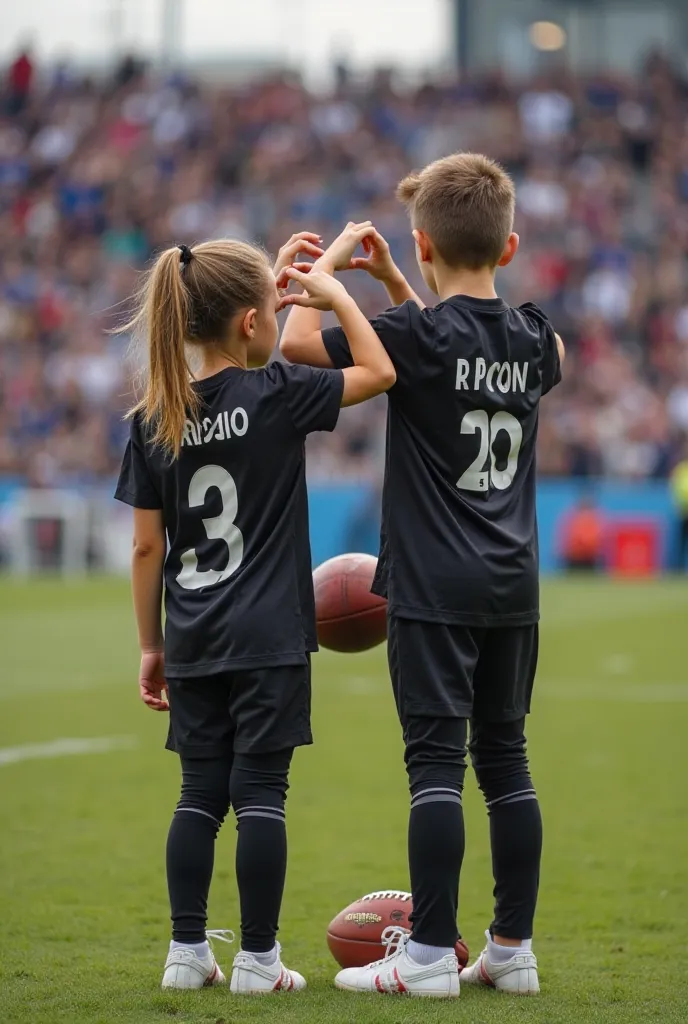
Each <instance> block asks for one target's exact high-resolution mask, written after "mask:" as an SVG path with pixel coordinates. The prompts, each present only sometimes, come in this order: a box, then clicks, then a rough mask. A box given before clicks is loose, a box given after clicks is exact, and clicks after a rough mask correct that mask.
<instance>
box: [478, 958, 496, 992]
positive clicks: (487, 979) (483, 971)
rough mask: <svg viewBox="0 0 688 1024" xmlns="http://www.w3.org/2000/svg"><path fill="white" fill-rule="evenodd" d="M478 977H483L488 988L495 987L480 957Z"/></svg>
mask: <svg viewBox="0 0 688 1024" xmlns="http://www.w3.org/2000/svg"><path fill="white" fill-rule="evenodd" d="M480 977H481V978H482V979H483V981H484V982H485V984H486V985H489V986H490V988H494V987H495V983H494V981H493V980H492V978H491V977H490V975H489V974H488V973H487V970H486V968H485V962H484V961H483V959H482V957H481V958H480Z"/></svg>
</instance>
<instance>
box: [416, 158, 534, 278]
mask: <svg viewBox="0 0 688 1024" xmlns="http://www.w3.org/2000/svg"><path fill="white" fill-rule="evenodd" d="M397 199H399V200H400V201H401V202H402V203H403V204H404V205H405V206H406V208H407V209H408V211H409V213H410V215H411V221H412V224H413V227H414V228H418V229H419V230H421V231H425V232H426V233H427V234H428V237H429V238H430V239H431V241H432V242H433V244H434V246H435V248H436V249H437V252H438V255H439V256H440V257H441V258H442V259H443V260H444V262H445V263H446V264H447V265H448V266H450V267H466V268H468V269H470V270H478V269H480V268H481V267H488V266H489V267H496V266H497V263H498V262H499V260H500V258H501V255H502V253H503V251H504V246H505V244H506V240H507V238H508V237H509V235H510V234H511V231H512V228H513V223H514V208H515V204H516V191H515V189H514V183H513V181H512V180H511V178H510V177H509V175H508V174H507V173H506V171H505V170H504V169H503V168H502V167H500V165H499V164H498V163H496V162H495V161H494V160H490V159H489V157H486V156H482V154H480V153H454V154H452V155H451V156H445V157H443V158H442V159H441V160H435V161H434V163H431V164H428V166H427V167H424V168H423V170H422V171H414V172H413V173H411V174H409V175H407V177H405V178H404V179H403V181H400V182H399V184H398V186H397Z"/></svg>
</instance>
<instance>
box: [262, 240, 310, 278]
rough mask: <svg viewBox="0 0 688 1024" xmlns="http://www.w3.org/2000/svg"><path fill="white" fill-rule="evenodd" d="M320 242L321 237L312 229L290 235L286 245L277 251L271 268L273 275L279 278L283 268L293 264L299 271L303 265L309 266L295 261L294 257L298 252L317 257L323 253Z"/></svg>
mask: <svg viewBox="0 0 688 1024" xmlns="http://www.w3.org/2000/svg"><path fill="white" fill-rule="evenodd" d="M321 242H322V238H321V237H320V235H316V234H314V233H313V232H312V231H299V232H297V234H295V235H292V236H291V238H290V239H289V241H288V242H287V243H286V245H283V246H282V248H281V249H280V251H279V252H278V253H277V259H276V260H275V265H274V267H273V268H272V271H273V273H274V275H275V277H277V278H279V276H280V274H281V273H282V271H283V270H286V268H287V267H291V266H293V265H294V264H295V265H296V266H297V267H298V269H299V270H301V271H303V268H304V267H309V266H310V264H307V263H296V257H297V256H298V255H299V253H307V254H308V255H309V256H314V257H315V259H318V257H319V256H322V254H323V250H322V249H321V247H320V243H321Z"/></svg>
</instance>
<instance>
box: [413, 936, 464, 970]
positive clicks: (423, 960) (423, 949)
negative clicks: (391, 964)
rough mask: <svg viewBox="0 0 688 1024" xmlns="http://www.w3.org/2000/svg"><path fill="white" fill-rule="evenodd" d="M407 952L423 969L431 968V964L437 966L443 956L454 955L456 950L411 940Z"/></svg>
mask: <svg viewBox="0 0 688 1024" xmlns="http://www.w3.org/2000/svg"><path fill="white" fill-rule="evenodd" d="M406 952H407V953H408V955H409V956H410V957H411V959H412V960H413V962H414V963H416V964H420V965H421V966H422V967H429V966H430V964H436V963H437V961H438V960H441V959H442V957H443V956H447V955H448V954H449V953H453V952H454V950H453V949H452V948H451V946H428V945H426V943H424V942H414V941H413V939H409V941H408V945H407V947H406Z"/></svg>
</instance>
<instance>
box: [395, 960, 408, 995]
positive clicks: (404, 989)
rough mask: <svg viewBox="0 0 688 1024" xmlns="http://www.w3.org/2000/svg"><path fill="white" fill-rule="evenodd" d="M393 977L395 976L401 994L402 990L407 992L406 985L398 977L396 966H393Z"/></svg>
mask: <svg viewBox="0 0 688 1024" xmlns="http://www.w3.org/2000/svg"><path fill="white" fill-rule="evenodd" d="M394 977H395V978H396V982H397V985H398V986H399V992H400V993H402V994H403V993H404V992H408V989H407V988H406V985H404V983H403V981H402V980H401V978H400V977H399V971H398V970H397V969H396V967H395V968H394Z"/></svg>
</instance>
